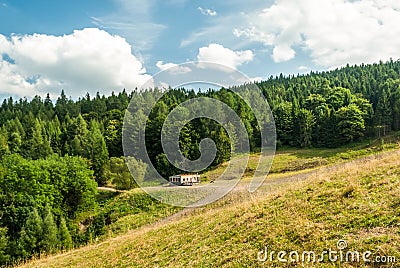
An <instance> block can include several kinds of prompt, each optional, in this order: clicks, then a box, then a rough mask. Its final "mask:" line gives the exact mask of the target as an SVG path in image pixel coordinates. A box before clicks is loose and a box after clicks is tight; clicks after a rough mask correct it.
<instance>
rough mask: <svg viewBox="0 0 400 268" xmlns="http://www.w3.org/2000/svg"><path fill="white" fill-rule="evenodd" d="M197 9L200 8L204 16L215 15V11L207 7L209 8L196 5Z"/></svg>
mask: <svg viewBox="0 0 400 268" xmlns="http://www.w3.org/2000/svg"><path fill="white" fill-rule="evenodd" d="M197 9H198V10H200V12H201V14H203V15H204V16H216V15H217V11H215V10H212V9H209V8H202V7H198V8H197Z"/></svg>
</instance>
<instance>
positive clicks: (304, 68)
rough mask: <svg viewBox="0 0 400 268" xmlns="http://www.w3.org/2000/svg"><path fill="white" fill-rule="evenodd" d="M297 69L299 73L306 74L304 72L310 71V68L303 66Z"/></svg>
mask: <svg viewBox="0 0 400 268" xmlns="http://www.w3.org/2000/svg"><path fill="white" fill-rule="evenodd" d="M297 69H298V70H299V71H302V72H304V71H307V70H309V69H310V68H308V67H307V66H304V65H301V66H299V67H297Z"/></svg>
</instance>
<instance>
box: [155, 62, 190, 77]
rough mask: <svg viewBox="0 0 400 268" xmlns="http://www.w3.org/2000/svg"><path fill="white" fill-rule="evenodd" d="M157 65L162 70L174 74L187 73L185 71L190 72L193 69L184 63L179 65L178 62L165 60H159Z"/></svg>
mask: <svg viewBox="0 0 400 268" xmlns="http://www.w3.org/2000/svg"><path fill="white" fill-rule="evenodd" d="M156 66H157V68H158V69H160V71H168V72H170V73H172V74H185V73H189V72H191V71H192V70H191V69H190V68H189V67H187V66H184V65H179V64H176V63H171V62H167V63H164V62H163V61H160V60H159V61H157V63H156Z"/></svg>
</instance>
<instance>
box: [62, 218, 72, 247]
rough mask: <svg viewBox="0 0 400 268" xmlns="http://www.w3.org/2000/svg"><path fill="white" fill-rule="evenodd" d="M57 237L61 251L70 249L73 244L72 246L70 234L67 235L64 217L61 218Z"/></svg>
mask: <svg viewBox="0 0 400 268" xmlns="http://www.w3.org/2000/svg"><path fill="white" fill-rule="evenodd" d="M58 236H59V241H60V245H61V248H62V249H65V250H68V249H71V248H72V246H73V244H72V238H71V234H70V233H69V230H68V227H67V223H66V221H65V219H64V217H62V218H61V220H60V227H59V231H58Z"/></svg>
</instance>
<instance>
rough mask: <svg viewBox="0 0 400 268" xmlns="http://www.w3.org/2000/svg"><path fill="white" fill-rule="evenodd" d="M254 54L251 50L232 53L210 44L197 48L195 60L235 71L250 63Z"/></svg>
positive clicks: (220, 46)
mask: <svg viewBox="0 0 400 268" xmlns="http://www.w3.org/2000/svg"><path fill="white" fill-rule="evenodd" d="M253 58H254V54H253V52H252V51H251V50H244V51H234V50H231V49H229V48H225V47H223V46H222V45H220V44H210V45H209V46H207V47H201V48H199V54H198V55H197V60H198V61H200V62H213V63H218V64H221V65H225V66H228V67H230V68H232V69H236V68H237V67H238V66H240V65H242V64H243V63H246V62H249V61H252V60H253Z"/></svg>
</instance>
